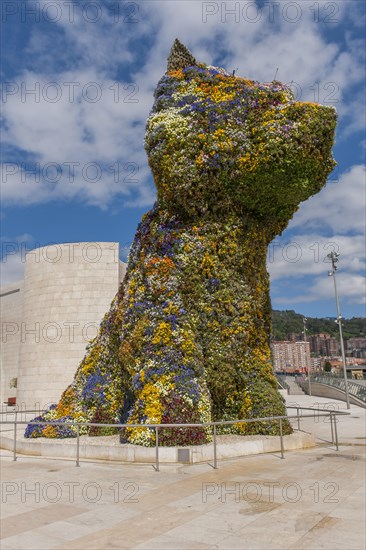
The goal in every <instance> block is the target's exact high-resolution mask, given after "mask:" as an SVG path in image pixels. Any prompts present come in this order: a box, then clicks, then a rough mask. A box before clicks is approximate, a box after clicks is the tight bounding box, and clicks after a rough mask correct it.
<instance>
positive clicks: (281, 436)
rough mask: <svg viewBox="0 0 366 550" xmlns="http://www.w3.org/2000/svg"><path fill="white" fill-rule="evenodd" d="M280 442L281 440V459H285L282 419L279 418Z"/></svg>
mask: <svg viewBox="0 0 366 550" xmlns="http://www.w3.org/2000/svg"><path fill="white" fill-rule="evenodd" d="M280 440H281V458H285V457H284V452H283V434H282V418H280Z"/></svg>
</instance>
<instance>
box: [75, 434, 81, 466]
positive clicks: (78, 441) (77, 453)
mask: <svg viewBox="0 0 366 550" xmlns="http://www.w3.org/2000/svg"><path fill="white" fill-rule="evenodd" d="M79 444H80V431H79V424H77V425H76V466H80V461H79V456H80V447H79Z"/></svg>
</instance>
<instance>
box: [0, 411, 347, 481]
mask: <svg viewBox="0 0 366 550" xmlns="http://www.w3.org/2000/svg"><path fill="white" fill-rule="evenodd" d="M287 408H288V409H296V415H294V416H288V415H286V416H267V417H263V418H247V419H239V420H225V421H219V422H205V423H193V424H106V423H96V422H67V424H66V423H65V422H58V421H57V420H52V421H49V422H46V421H37V422H34V421H32V422H29V421H27V420H18V418H17V416H18V411H14V412H13V413H12V414H14V420H5V421H2V420H0V424H6V425H7V424H11V425H13V426H14V428H13V430H14V431H13V436H14V442H13V461H16V460H17V426H18V425H21V424H23V425H24V424H27V425H36V426H37V425H42V426H65V424H66V425H67V426H68V427H71V426H74V427H75V429H76V451H75V455H76V457H75V458H76V466H80V428H81V427H82V426H95V427H111V428H147V429H150V430H151V431H155V465H153V468H154V469H155V470H156V471H157V472H158V471H159V469H160V461H159V430H160V429H164V428H198V427H200V428H205V427H209V426H211V427H212V444H213V466H212V465H211V466H212V467H213V468H214V469H217V427H218V426H230V425H233V424H248V423H253V422H278V424H279V432H280V435H279V438H280V452H281V458H285V456H284V453H285V451H284V444H283V437H284V436H283V420H293V419H296V421H297V429H298V430H300V421H301V419H304V418H312V419H315V418H319V417H321V416H327V417H329V421H330V426H331V438H332V440H331V443H332V445H334V446H335V449H336V451H338V450H339V446H338V433H337V418H336V417H337V416H338V415H342V416H343V415H349V414H350V413H349V412H343V411H332V410H330V411H328V410H324V409H320V408H318V409H315V408H311V407H299V406H288V407H287ZM304 410H305V411H311V412H312V414H303V413H302V411H304ZM300 411H301V413H300ZM20 412H21V413H29V412H33V411H19V413H20ZM37 412H39V411H37ZM3 414H6V413H3ZM7 414H9V413H7ZM188 447H190V446H189V445H188Z"/></svg>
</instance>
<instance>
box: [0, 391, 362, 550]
mask: <svg viewBox="0 0 366 550" xmlns="http://www.w3.org/2000/svg"><path fill="white" fill-rule="evenodd" d="M287 401H288V404H290V405H296V404H298V405H299V406H308V407H309V406H310V407H311V406H316V407H318V406H320V407H325V408H328V409H329V408H333V409H336V410H337V409H338V410H346V409H345V404H344V403H342V402H340V401H330V400H327V399H324V398H318V397H309V396H305V395H296V396H295V395H294V396H288V398H287ZM350 412H351V414H350V416H347V417H346V416H343V417H339V419H338V420H339V421H338V424H337V426H338V437H339V451H338V452H337V451H336V450H335V447H334V445H332V444H331V442H330V433H331V431H330V424H329V421H327V420H326V419H325V418H323V417H320V418H317V417H315V418H314V419H313V418H312V419H303V420H302V421H301V429H303V430H305V431H312V432H314V434H315V435H316V442H317V446H316V447H315V448H312V449H306V450H302V451H292V452H287V453H285V458H284V459H283V460H282V459H281V458H280V455H279V454H278V453H273V454H266V455H257V456H247V457H243V458H237V459H232V460H226V461H220V462H219V464H218V469H217V470H214V469H213V468H212V466H210V465H209V464H195V465H176V464H175V465H167V464H164V465H161V471H160V472H156V471H155V470H154V469H153V468H152V466H151V465H144V464H139V465H131V464H122V463H117V462H114V463H106V462H92V461H82V462H81V466H80V468H77V467H76V466H75V462H74V461H72V460H65V459H64V460H59V459H54V458H53V459H47V458H44V457H26V456H19V457H18V460H17V461H16V462H13V461H12V454H11V453H10V452H9V451H5V450H2V451H1V457H2V459H1V472H2V478H1V479H2V484H1V486H2V499H1V516H2V530H1V537H2V541H1V548H2V550H21V549H26V550H28V549H29V550H30V549H59V550H61V549H65V550H66V549H85V550H86V549H88V550H94V549H105V548H115V549H130V548H136V549H155V548H156V549H157V548H159V549H160V548H161V549H197V550H198V549H214V548H216V549H265V548H266V549H272V548H273V549H300V550H301V549H323V548H324V549H329V550H338V549H344V550H346V549H347V550H361V549H362V550H363V549H364V548H365V542H366V541H365V522H364V519H365V443H366V438H365V436H366V434H365V409H361V408H359V407H357V406H354V405H351V409H350Z"/></svg>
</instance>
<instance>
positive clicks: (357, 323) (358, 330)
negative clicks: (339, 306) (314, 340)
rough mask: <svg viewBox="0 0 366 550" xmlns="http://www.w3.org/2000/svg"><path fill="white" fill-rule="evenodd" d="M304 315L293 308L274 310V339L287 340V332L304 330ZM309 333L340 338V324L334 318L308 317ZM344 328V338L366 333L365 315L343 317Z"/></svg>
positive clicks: (297, 332) (298, 332)
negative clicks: (350, 317)
mask: <svg viewBox="0 0 366 550" xmlns="http://www.w3.org/2000/svg"><path fill="white" fill-rule="evenodd" d="M303 319H304V316H303V315H301V314H300V313H296V312H295V311H293V310H285V311H278V310H273V311H272V327H273V328H272V339H273V340H286V338H287V334H289V333H290V332H294V333H296V334H300V333H301V332H302V331H303V330H304V325H303ZM306 327H307V333H308V335H309V336H310V335H311V334H320V333H327V334H330V335H331V336H334V337H336V338H339V329H338V325H337V324H336V323H335V322H334V319H329V318H322V317H319V318H317V317H307V321H306ZM342 328H343V336H344V338H352V337H357V336H365V335H366V320H365V317H352V319H342Z"/></svg>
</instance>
